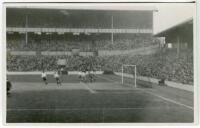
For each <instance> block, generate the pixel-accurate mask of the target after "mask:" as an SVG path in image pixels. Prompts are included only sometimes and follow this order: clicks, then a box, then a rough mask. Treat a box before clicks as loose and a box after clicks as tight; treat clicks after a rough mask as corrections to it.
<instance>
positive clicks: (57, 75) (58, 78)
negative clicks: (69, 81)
mask: <svg viewBox="0 0 200 128" xmlns="http://www.w3.org/2000/svg"><path fill="white" fill-rule="evenodd" d="M54 78H55V79H56V83H57V85H61V81H60V76H59V74H58V71H56V72H55V73H54Z"/></svg>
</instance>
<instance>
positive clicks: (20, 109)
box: [7, 107, 177, 111]
mask: <svg viewBox="0 0 200 128" xmlns="http://www.w3.org/2000/svg"><path fill="white" fill-rule="evenodd" d="M163 108H164V109H168V107H138V108H60V109H59V108H58V109H51V108H49V109H48V108H43V109H33V108H32V109H22V108H14V109H11V108H10V109H7V111H62V110H65V111H80V110H82V111H83V110H132V109H163ZM170 108H177V107H170Z"/></svg>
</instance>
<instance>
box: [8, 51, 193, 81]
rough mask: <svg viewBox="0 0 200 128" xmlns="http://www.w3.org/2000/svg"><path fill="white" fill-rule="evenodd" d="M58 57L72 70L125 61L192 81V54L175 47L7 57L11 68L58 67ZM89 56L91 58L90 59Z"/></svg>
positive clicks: (115, 66)
mask: <svg viewBox="0 0 200 128" xmlns="http://www.w3.org/2000/svg"><path fill="white" fill-rule="evenodd" d="M58 58H65V59H66V60H67V67H68V70H70V71H77V70H81V65H83V63H87V62H88V64H89V63H90V62H91V63H92V64H93V63H94V65H95V66H94V67H96V70H102V71H108V70H111V71H113V72H120V71H121V65H122V64H136V65H137V72H138V74H139V75H141V76H147V77H152V78H158V79H161V78H165V79H167V80H170V81H175V82H181V83H184V84H192V83H193V75H192V74H193V69H192V67H191V65H192V64H193V57H192V53H191V51H182V54H181V55H180V56H179V57H177V55H176V54H175V53H174V52H172V51H166V52H164V53H163V54H160V52H159V53H156V54H153V55H137V56H130V55H121V56H102V57H100V56H96V57H81V56H59V57H58V56H53V57H52V56H45V57H44V56H31V57H27V56H12V55H10V56H9V59H7V69H8V71H41V70H42V69H43V67H46V70H48V71H53V70H55V69H56V63H57V59H58ZM88 60H89V61H88Z"/></svg>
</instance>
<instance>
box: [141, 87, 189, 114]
mask: <svg viewBox="0 0 200 128" xmlns="http://www.w3.org/2000/svg"><path fill="white" fill-rule="evenodd" d="M142 91H144V90H142ZM144 92H146V93H149V94H151V95H153V96H156V97H159V98H161V99H163V100H166V101H168V102H171V103H174V104H177V105H180V106H184V107H186V108H188V109H191V110H193V107H192V106H189V105H185V104H183V103H181V102H178V101H175V100H172V99H169V98H166V97H163V96H160V95H156V94H154V93H152V92H149V91H144Z"/></svg>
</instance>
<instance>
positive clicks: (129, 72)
mask: <svg viewBox="0 0 200 128" xmlns="http://www.w3.org/2000/svg"><path fill="white" fill-rule="evenodd" d="M136 78H137V67H136V65H122V72H121V82H122V84H123V85H128V86H132V87H137V79H136Z"/></svg>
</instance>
